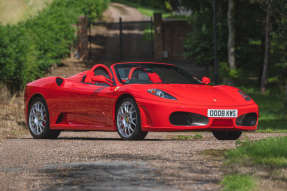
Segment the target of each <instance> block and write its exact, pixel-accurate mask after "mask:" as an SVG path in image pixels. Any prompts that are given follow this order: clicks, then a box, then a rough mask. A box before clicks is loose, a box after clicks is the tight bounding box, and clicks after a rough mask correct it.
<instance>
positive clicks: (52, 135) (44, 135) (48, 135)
mask: <svg viewBox="0 0 287 191" xmlns="http://www.w3.org/2000/svg"><path fill="white" fill-rule="evenodd" d="M36 104H39V105H40V106H42V107H43V108H44V109H45V121H46V122H45V124H44V125H43V123H42V125H41V126H42V130H41V131H39V132H36V131H37V130H36V129H37V128H36V129H35V126H34V127H33V124H34V125H35V122H32V123H31V121H32V120H31V119H32V115H33V114H32V111H31V109H32V108H33V106H34V105H36ZM41 104H42V105H41ZM35 107H36V106H35ZM34 120H35V118H34ZM38 121H39V120H38V119H37V122H38ZM38 123H41V122H38ZM28 128H29V131H30V134H31V135H32V137H33V138H34V139H56V138H57V137H58V136H59V135H60V133H61V131H59V130H51V129H50V121H49V111H48V107H47V104H46V102H45V100H44V99H43V98H41V97H36V98H34V99H33V100H32V101H31V104H30V105H29V111H28Z"/></svg>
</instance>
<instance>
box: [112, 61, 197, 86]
mask: <svg viewBox="0 0 287 191" xmlns="http://www.w3.org/2000/svg"><path fill="white" fill-rule="evenodd" d="M115 70H116V74H117V77H118V79H119V80H120V81H121V83H124V84H160V83H163V84H201V82H200V80H199V79H198V78H196V77H195V76H193V75H191V74H189V73H187V72H185V71H184V70H182V69H180V68H177V67H175V66H172V65H164V64H138V63H131V64H117V65H116V66H115Z"/></svg>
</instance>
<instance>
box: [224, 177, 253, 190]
mask: <svg viewBox="0 0 287 191" xmlns="http://www.w3.org/2000/svg"><path fill="white" fill-rule="evenodd" d="M221 184H222V185H223V189H222V190H223V191H251V190H254V188H255V187H256V181H255V179H254V177H252V176H248V175H239V174H233V175H228V176H225V177H224V179H223V180H222V181H221Z"/></svg>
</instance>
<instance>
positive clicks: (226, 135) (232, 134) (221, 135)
mask: <svg viewBox="0 0 287 191" xmlns="http://www.w3.org/2000/svg"><path fill="white" fill-rule="evenodd" d="M212 133H213V135H214V137H215V138H216V139H218V140H236V139H238V138H239V137H240V136H241V133H242V132H241V131H213V132H212Z"/></svg>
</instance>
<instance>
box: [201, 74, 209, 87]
mask: <svg viewBox="0 0 287 191" xmlns="http://www.w3.org/2000/svg"><path fill="white" fill-rule="evenodd" d="M201 82H202V83H203V84H205V85H207V84H210V78H208V77H206V76H203V77H202V79H201Z"/></svg>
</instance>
